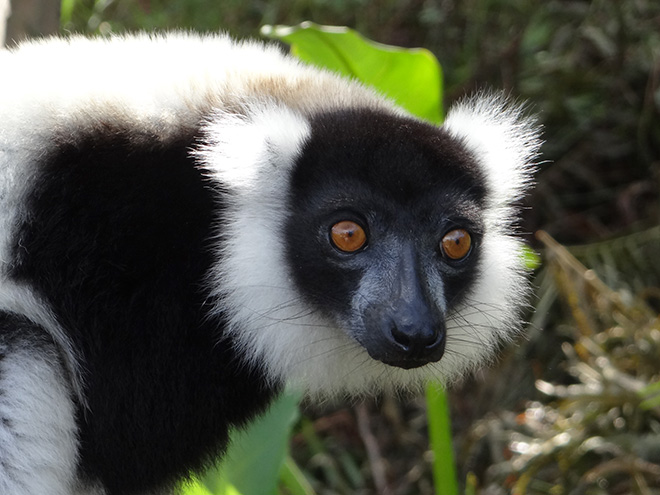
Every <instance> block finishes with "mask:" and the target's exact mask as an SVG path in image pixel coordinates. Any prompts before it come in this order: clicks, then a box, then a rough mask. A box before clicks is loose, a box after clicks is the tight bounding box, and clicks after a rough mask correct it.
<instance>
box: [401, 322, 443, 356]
mask: <svg viewBox="0 0 660 495" xmlns="http://www.w3.org/2000/svg"><path fill="white" fill-rule="evenodd" d="M391 335H392V338H393V339H394V341H395V342H396V343H397V344H399V346H401V348H402V350H404V351H405V352H410V353H416V352H423V351H425V350H426V349H429V348H431V347H433V346H434V345H435V344H437V342H438V340H439V339H438V336H439V332H438V330H436V329H434V328H415V329H410V328H404V329H402V328H399V327H398V326H396V325H394V326H392V328H391Z"/></svg>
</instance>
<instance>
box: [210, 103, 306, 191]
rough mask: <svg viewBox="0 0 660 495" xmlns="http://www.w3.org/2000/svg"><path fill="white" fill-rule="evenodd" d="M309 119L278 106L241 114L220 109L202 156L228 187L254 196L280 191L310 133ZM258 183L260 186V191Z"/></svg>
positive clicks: (260, 106)
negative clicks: (268, 191) (273, 188)
mask: <svg viewBox="0 0 660 495" xmlns="http://www.w3.org/2000/svg"><path fill="white" fill-rule="evenodd" d="M309 133H310V128H309V123H308V122H307V120H306V119H305V118H304V117H303V116H301V115H300V114H298V113H296V112H295V111H293V110H291V109H289V108H286V107H284V106H282V105H278V104H276V103H273V102H268V101H266V102H260V103H257V104H252V105H249V106H247V105H246V106H244V107H243V108H241V109H240V113H230V112H227V111H217V112H215V113H214V114H213V116H212V117H211V118H210V120H209V123H208V124H207V126H206V129H205V135H206V143H205V145H204V146H203V147H202V148H201V149H200V151H199V152H198V155H199V156H200V157H201V158H202V160H203V162H204V166H205V167H206V168H207V169H208V170H209V171H210V172H211V173H212V174H213V175H214V176H215V177H216V178H218V179H220V181H221V182H222V183H223V184H226V185H227V186H229V187H230V188H232V189H234V190H237V191H241V193H242V194H243V193H246V194H249V193H250V191H255V190H257V191H260V192H261V193H263V191H264V190H267V189H268V188H267V187H264V186H266V185H267V184H272V187H281V186H282V185H283V184H281V182H282V181H283V180H286V179H288V176H289V175H288V174H289V172H290V169H291V167H292V166H293V163H294V160H295V158H296V156H297V155H298V154H299V152H300V148H301V146H302V144H303V142H304V140H305V138H306V137H307V136H308V135H309ZM255 181H259V182H260V183H261V184H260V186H259V187H255V186H256V184H255Z"/></svg>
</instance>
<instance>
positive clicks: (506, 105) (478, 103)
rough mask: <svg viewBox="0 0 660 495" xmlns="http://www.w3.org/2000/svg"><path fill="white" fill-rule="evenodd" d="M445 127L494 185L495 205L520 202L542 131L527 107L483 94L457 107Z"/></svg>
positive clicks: (528, 182)
mask: <svg viewBox="0 0 660 495" xmlns="http://www.w3.org/2000/svg"><path fill="white" fill-rule="evenodd" d="M444 128H445V129H446V130H447V131H448V132H449V133H450V134H451V135H453V136H455V137H457V138H459V139H461V140H462V141H463V142H464V143H465V145H466V146H467V147H468V149H469V150H470V151H472V152H473V153H474V154H475V157H476V159H477V160H478V161H479V164H480V165H481V166H482V167H483V169H484V171H485V173H486V177H487V180H488V184H489V186H490V195H489V197H490V199H491V206H493V207H496V208H497V207H503V206H506V205H509V204H510V203H512V202H514V201H517V200H518V199H520V198H521V196H522V195H523V194H524V192H525V189H526V188H527V187H528V186H529V185H530V182H531V181H532V173H533V172H534V169H535V165H534V161H535V159H536V158H537V156H538V154H539V148H540V146H541V143H542V141H541V138H540V134H541V128H540V126H539V125H538V124H537V123H536V120H535V119H534V118H533V117H529V116H527V115H526V113H525V108H524V106H523V105H520V104H516V103H515V102H511V101H509V100H508V99H507V98H506V97H504V96H503V95H501V94H496V93H485V92H484V93H479V94H477V95H475V96H472V97H470V98H466V99H464V100H462V101H460V102H458V103H457V104H455V105H454V106H453V107H452V108H451V109H450V111H449V113H448V115H447V119H446V120H445V123H444Z"/></svg>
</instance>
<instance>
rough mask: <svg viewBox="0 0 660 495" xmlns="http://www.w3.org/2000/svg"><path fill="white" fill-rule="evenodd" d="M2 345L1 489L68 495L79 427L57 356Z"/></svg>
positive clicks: (12, 493) (19, 494)
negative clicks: (3, 354) (77, 427)
mask: <svg viewBox="0 0 660 495" xmlns="http://www.w3.org/2000/svg"><path fill="white" fill-rule="evenodd" d="M1 350H2V352H3V353H6V355H5V356H4V357H3V359H2V360H1V361H0V459H1V460H2V462H1V463H0V493H3V494H7V495H35V494H48V495H70V494H71V493H72V490H73V487H74V484H75V481H74V480H75V471H76V452H77V449H78V445H77V438H76V431H77V429H76V423H75V417H74V414H75V413H74V407H73V402H72V400H71V390H70V389H69V387H68V385H67V381H66V379H65V377H64V376H63V374H62V372H61V370H60V369H59V368H58V359H57V356H56V355H55V354H54V352H51V353H45V354H42V353H41V352H39V351H37V350H35V349H33V348H31V347H22V348H18V349H16V348H13V349H7V348H4V349H1Z"/></svg>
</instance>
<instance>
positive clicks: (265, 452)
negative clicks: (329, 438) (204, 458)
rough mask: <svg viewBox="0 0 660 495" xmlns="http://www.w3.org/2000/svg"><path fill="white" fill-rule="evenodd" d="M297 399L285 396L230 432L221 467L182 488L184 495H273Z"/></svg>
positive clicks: (291, 395)
mask: <svg viewBox="0 0 660 495" xmlns="http://www.w3.org/2000/svg"><path fill="white" fill-rule="evenodd" d="M299 400H300V396H299V395H296V394H293V393H285V394H283V395H282V396H281V397H280V398H279V399H278V400H277V401H275V402H274V403H273V404H272V405H271V407H270V409H269V410H268V411H267V412H266V414H264V415H263V416H261V417H260V418H258V419H257V420H256V421H255V422H253V423H251V424H250V425H249V427H248V428H247V429H246V430H240V431H239V430H235V431H233V432H232V434H231V444H230V447H229V450H228V451H227V453H226V454H225V456H224V457H223V461H222V462H221V463H220V465H219V466H218V467H217V468H215V469H212V470H210V471H209V472H208V473H206V475H205V476H204V477H203V479H202V480H201V481H200V482H198V483H197V484H192V485H188V486H184V487H183V491H182V493H183V495H241V494H244V495H251V494H259V495H275V494H276V493H277V481H278V478H279V475H280V471H281V469H282V465H283V463H284V461H285V458H286V455H287V448H288V441H289V435H290V432H291V427H292V425H293V423H294V421H295V420H296V419H297V417H298V402H299ZM203 489H207V491H206V492H205V491H203Z"/></svg>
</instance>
